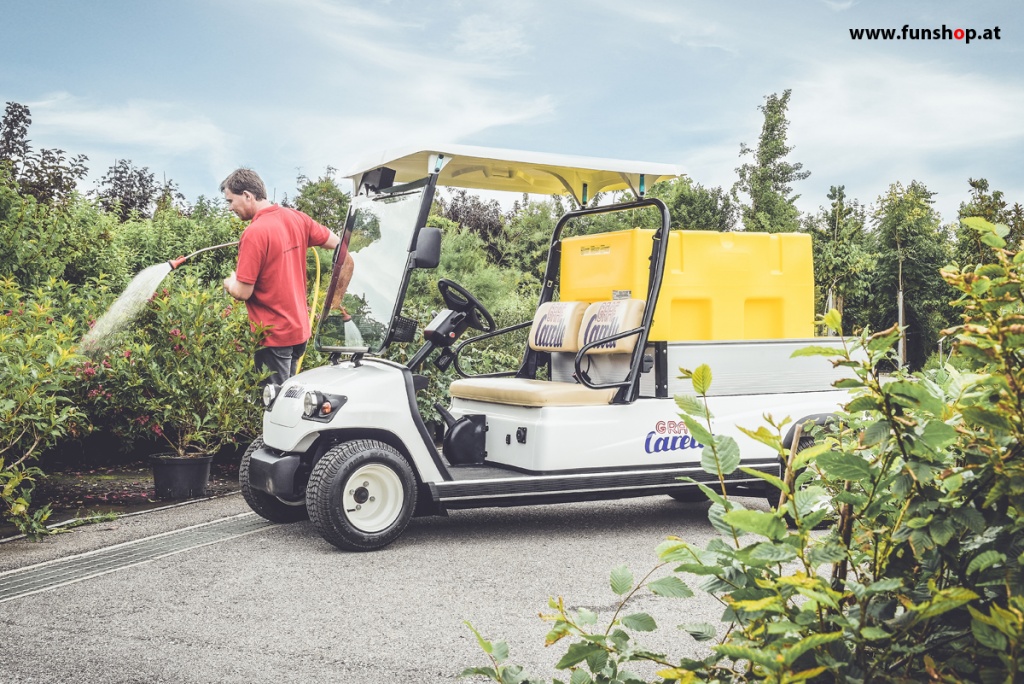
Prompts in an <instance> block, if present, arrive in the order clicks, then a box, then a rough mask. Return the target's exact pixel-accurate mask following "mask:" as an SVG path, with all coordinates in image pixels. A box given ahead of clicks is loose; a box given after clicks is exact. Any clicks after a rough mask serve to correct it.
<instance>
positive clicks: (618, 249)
mask: <svg viewBox="0 0 1024 684" xmlns="http://www.w3.org/2000/svg"><path fill="white" fill-rule="evenodd" d="M653 236H654V231H653V230H646V229H641V228H634V229H632V230H623V231H617V232H613V233H600V234H596V235H581V236H579V237H572V238H566V239H565V240H563V241H562V266H561V267H562V270H561V285H560V298H561V299H562V300H563V301H569V300H574V301H584V302H596V301H603V300H608V299H618V298H623V297H634V298H637V299H646V298H647V283H648V279H649V274H650V268H649V257H650V254H651V242H652V239H653ZM813 336H814V266H813V262H812V260H811V236H810V235H807V234H803V233H718V232H713V231H697V230H673V231H672V232H671V233H669V241H668V255H667V260H666V263H665V276H664V279H663V280H662V283H661V295H660V296H659V297H658V306H657V308H656V309H655V311H654V326H653V328H652V330H651V334H650V338H649V339H650V340H652V341H670V342H671V341H684V340H772V339H796V338H807V337H813Z"/></svg>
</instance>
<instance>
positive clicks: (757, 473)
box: [740, 468, 786, 492]
mask: <svg viewBox="0 0 1024 684" xmlns="http://www.w3.org/2000/svg"><path fill="white" fill-rule="evenodd" d="M740 472H742V473H746V474H747V475H750V476H751V477H756V478H759V479H761V480H764V481H765V482H767V483H768V484H770V485H771V486H773V487H775V488H776V489H778V490H779V491H780V492H781V491H782V490H784V489H785V488H786V483H785V482H783V481H782V480H780V479H779V478H778V477H776V476H775V475H772V474H771V473H766V472H764V471H761V470H757V469H756V468H740Z"/></svg>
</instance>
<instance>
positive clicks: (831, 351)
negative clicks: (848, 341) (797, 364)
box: [789, 345, 843, 359]
mask: <svg viewBox="0 0 1024 684" xmlns="http://www.w3.org/2000/svg"><path fill="white" fill-rule="evenodd" d="M842 355H843V350H842V349H841V348H839V347H817V346H813V345H812V346H809V347H800V348H799V349H796V350H794V351H793V353H792V354H790V355H789V358H791V359H795V358H797V357H800V356H842Z"/></svg>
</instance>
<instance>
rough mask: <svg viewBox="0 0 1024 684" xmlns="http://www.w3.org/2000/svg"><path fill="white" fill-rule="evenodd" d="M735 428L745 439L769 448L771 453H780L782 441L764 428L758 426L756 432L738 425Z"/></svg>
mask: <svg viewBox="0 0 1024 684" xmlns="http://www.w3.org/2000/svg"><path fill="white" fill-rule="evenodd" d="M736 427H738V428H739V430H740V432H742V433H743V434H745V435H746V436H747V437H750V438H751V439H753V440H755V441H758V442H760V443H761V444H765V445H767V446H769V447H771V448H772V450H773V451H782V440H780V439H779V436H778V435H777V434H776V433H774V432H772V431H771V430H769V429H768V428H766V427H765V426H763V425H762V426H760V427H759V428H757V431H756V432H755V431H752V430H748V429H746V428H744V427H741V426H739V425H737V426H736Z"/></svg>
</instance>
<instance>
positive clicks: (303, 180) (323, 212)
mask: <svg viewBox="0 0 1024 684" xmlns="http://www.w3.org/2000/svg"><path fill="white" fill-rule="evenodd" d="M336 172H337V169H335V168H334V167H332V166H328V167H327V169H326V170H325V171H324V174H323V175H322V176H320V177H319V178H317V179H316V180H311V179H310V178H308V177H307V176H304V175H300V176H299V177H298V179H297V181H296V182H297V184H298V185H297V187H298V194H297V195H295V199H294V200H292V201H291V202H289V201H288V198H287V197H286V198H285V199H284V200H282V202H281V203H282V204H284V205H285V206H288V207H293V208H295V209H298V210H299V211H301V212H303V213H305V214H306V215H308V216H310V217H312V218H313V220H314V221H316V222H317V223H320V224H322V225H325V226H327V227H328V228H330V229H331V230H335V231H340V230H341V229H342V228H343V227H344V226H345V217H347V216H348V205H349V196H348V193H347V192H345V191H344V190H342V189H341V186H339V185H338V181H337V180H335V178H334V174H335V173H336Z"/></svg>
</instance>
